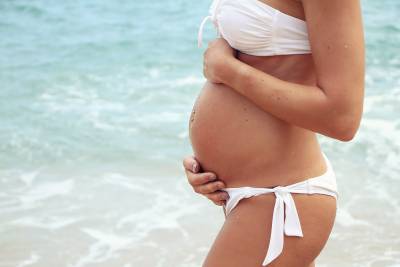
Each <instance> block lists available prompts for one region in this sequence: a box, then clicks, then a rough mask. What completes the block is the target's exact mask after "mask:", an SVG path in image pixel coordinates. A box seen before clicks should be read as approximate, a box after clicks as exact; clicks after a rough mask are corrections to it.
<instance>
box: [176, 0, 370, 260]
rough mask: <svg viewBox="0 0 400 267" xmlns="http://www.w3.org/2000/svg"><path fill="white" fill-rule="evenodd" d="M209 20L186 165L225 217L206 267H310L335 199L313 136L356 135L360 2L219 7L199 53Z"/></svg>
mask: <svg viewBox="0 0 400 267" xmlns="http://www.w3.org/2000/svg"><path fill="white" fill-rule="evenodd" d="M207 20H211V21H212V22H213V23H214V25H215V26H216V28H217V30H218V33H219V37H220V38H217V39H215V40H213V41H211V42H210V43H209V45H208V48H207V50H206V51H205V53H204V75H205V77H206V78H207V81H206V83H205V85H204V87H203V88H202V90H201V92H200V94H199V96H198V98H197V99H196V103H195V106H194V108H193V111H192V114H191V118H190V123H189V133H190V140H191V144H192V147H193V151H194V157H191V156H190V157H189V156H188V157H186V158H185V159H184V161H183V164H184V167H185V171H186V174H187V176H188V179H189V182H190V183H191V185H192V186H193V188H194V190H195V191H196V192H198V193H201V194H204V195H206V196H207V197H208V198H210V199H211V200H213V201H214V202H215V203H216V204H218V205H223V207H224V212H225V222H224V224H223V226H222V229H221V230H220V232H219V233H218V235H217V237H216V239H215V241H214V244H213V246H212V247H211V249H210V251H209V253H208V255H207V258H206V259H205V262H204V263H203V267H228V266H229V267H260V266H280V267H309V266H315V263H314V261H315V259H316V257H317V256H318V255H319V253H320V252H321V250H322V249H323V247H324V245H325V243H326V241H327V240H328V237H329V234H330V232H331V230H332V227H333V223H334V220H335V215H336V208H337V206H336V205H337V197H338V193H337V188H336V178H335V173H334V170H333V168H332V165H331V164H330V161H329V159H328V157H327V156H326V155H325V154H324V153H323V152H322V151H321V149H320V145H319V143H318V140H317V136H316V134H317V133H319V134H323V135H325V136H328V137H331V138H334V139H337V140H341V141H349V140H351V139H352V138H353V137H354V135H355V134H356V132H357V130H358V128H359V124H360V120H361V116H362V110H363V96H364V71H365V70H364V69H365V67H364V34H363V25H362V18H361V8H360V3H359V1H358V0H329V1H328V0H302V1H295V0H214V2H213V3H212V5H211V7H210V15H209V16H207V17H206V18H205V19H204V20H203V22H202V23H201V26H200V31H199V44H201V41H202V40H201V39H202V30H203V26H204V25H205V23H206V21H207ZM192 164H194V165H195V169H194V170H193V169H192ZM196 165H197V166H196ZM195 172H200V173H198V174H195ZM212 178H214V181H212ZM226 197H229V198H228V199H227V200H226V202H225V201H224V198H226Z"/></svg>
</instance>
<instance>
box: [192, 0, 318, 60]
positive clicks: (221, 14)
mask: <svg viewBox="0 0 400 267" xmlns="http://www.w3.org/2000/svg"><path fill="white" fill-rule="evenodd" d="M209 13H210V15H208V16H206V17H205V18H204V19H203V21H202V22H201V24H200V29H199V33H198V47H201V45H202V37H203V27H204V24H205V23H206V21H207V20H208V19H210V20H211V21H212V22H213V24H214V26H215V28H216V29H217V33H218V35H219V36H220V37H222V38H224V39H225V40H226V41H227V42H228V43H229V45H230V46H231V47H233V48H234V49H236V50H239V51H240V52H243V53H245V54H249V55H254V56H272V55H288V54H307V53H311V50H310V43H309V40H308V33H307V26H306V22H305V21H304V20H301V19H298V18H295V17H293V16H290V15H288V14H285V13H283V12H281V11H279V10H277V9H275V8H273V7H271V6H269V5H267V4H265V3H263V2H261V0H213V3H212V4H211V6H210V8H209ZM221 35H222V36H221Z"/></svg>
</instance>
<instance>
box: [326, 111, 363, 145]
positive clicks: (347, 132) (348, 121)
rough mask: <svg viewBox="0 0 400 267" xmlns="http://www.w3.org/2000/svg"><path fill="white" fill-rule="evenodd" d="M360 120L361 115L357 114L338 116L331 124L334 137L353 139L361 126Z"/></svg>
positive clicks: (347, 140) (346, 140)
mask: <svg viewBox="0 0 400 267" xmlns="http://www.w3.org/2000/svg"><path fill="white" fill-rule="evenodd" d="M360 120H361V117H360V116H355V115H344V116H340V117H337V118H336V119H335V120H334V123H332V124H331V127H332V126H333V127H332V128H331V132H332V137H333V138H335V139H337V140H340V141H343V142H349V141H351V140H353V139H354V137H355V135H356V133H357V131H358V128H359V127H360Z"/></svg>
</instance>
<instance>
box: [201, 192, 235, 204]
mask: <svg viewBox="0 0 400 267" xmlns="http://www.w3.org/2000/svg"><path fill="white" fill-rule="evenodd" d="M205 196H206V197H207V198H208V199H209V200H211V201H212V202H214V204H215V205H218V206H222V205H224V204H225V203H226V200H227V199H228V198H229V195H228V193H226V192H224V191H217V192H214V193H210V194H205Z"/></svg>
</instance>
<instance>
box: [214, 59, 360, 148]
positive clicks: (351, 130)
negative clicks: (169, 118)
mask: <svg viewBox="0 0 400 267" xmlns="http://www.w3.org/2000/svg"><path fill="white" fill-rule="evenodd" d="M220 70H221V71H220V72H219V78H220V80H221V81H222V82H223V83H224V84H226V85H228V86H229V87H231V88H233V89H234V90H235V91H237V92H238V93H240V94H242V95H243V96H245V97H246V98H248V99H249V100H251V101H252V102H253V103H255V104H256V105H257V106H258V107H260V108H261V109H263V110H264V111H266V112H268V113H270V114H272V115H274V116H275V117H278V118H279V119H282V120H284V121H286V122H288V123H290V124H293V125H296V126H299V127H302V128H306V129H309V130H311V131H314V132H318V133H320V134H323V135H326V136H329V137H332V138H335V139H338V140H342V141H349V140H351V139H352V138H353V136H354V135H355V132H356V131H357V128H358V125H359V121H357V118H354V116H352V115H351V114H349V113H347V112H346V111H345V110H344V109H340V108H339V107H338V106H337V105H335V103H334V100H332V99H330V98H329V97H328V95H326V93H325V92H324V91H323V90H322V89H321V88H319V87H318V86H308V85H301V84H297V83H292V82H287V81H284V80H281V79H278V78H276V77H274V76H272V75H269V74H267V73H265V72H262V71H260V70H258V69H256V68H254V67H252V66H250V65H247V64H245V63H243V62H241V61H239V60H238V59H236V58H232V60H229V61H227V62H224V63H223V67H221V68H220Z"/></svg>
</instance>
